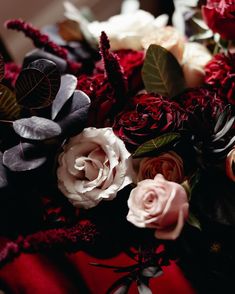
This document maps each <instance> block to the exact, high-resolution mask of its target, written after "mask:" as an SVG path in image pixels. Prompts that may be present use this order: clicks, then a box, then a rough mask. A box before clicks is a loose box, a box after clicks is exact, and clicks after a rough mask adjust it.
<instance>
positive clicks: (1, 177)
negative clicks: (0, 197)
mask: <svg viewBox="0 0 235 294" xmlns="http://www.w3.org/2000/svg"><path fill="white" fill-rule="evenodd" d="M7 183H8V181H7V172H6V169H5V167H4V166H3V154H2V152H0V188H5V187H6V186H7Z"/></svg>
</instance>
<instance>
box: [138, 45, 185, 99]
mask: <svg viewBox="0 0 235 294" xmlns="http://www.w3.org/2000/svg"><path fill="white" fill-rule="evenodd" d="M142 78H143V82H144V85H145V88H146V90H147V91H148V92H154V93H157V94H159V95H162V96H167V97H173V96H175V95H177V94H179V93H180V92H182V91H183V90H184V89H185V85H186V84H185V79H184V75H183V71H182V68H181V66H180V65H179V63H178V61H177V60H176V58H175V57H174V56H173V55H172V54H171V53H170V52H169V51H167V50H166V49H165V48H163V47H161V46H159V45H155V44H152V45H150V46H149V48H148V50H147V52H146V57H145V61H144V65H143V68H142Z"/></svg>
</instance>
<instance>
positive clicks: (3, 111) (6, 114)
mask: <svg viewBox="0 0 235 294" xmlns="http://www.w3.org/2000/svg"><path fill="white" fill-rule="evenodd" d="M19 115H20V106H19V105H18V104H17V101H16V96H15V94H14V93H13V92H12V91H11V90H10V89H9V88H7V87H6V86H4V85H2V84H0V119H8V120H14V119H17V118H18V117H19Z"/></svg>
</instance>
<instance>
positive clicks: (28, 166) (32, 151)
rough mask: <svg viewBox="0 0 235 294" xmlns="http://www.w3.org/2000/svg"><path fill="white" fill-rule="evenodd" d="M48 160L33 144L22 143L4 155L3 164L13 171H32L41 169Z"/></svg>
mask: <svg viewBox="0 0 235 294" xmlns="http://www.w3.org/2000/svg"><path fill="white" fill-rule="evenodd" d="M46 160H47V157H46V156H43V155H40V154H39V152H38V149H37V148H36V147H35V145H33V144H29V143H21V144H19V145H16V146H14V147H12V148H10V149H8V150H6V151H5V152H4V153H3V164H4V165H5V166H6V167H7V168H9V169H10V170H11V171H16V172H20V171H30V170H33V169H36V168H38V167H40V166H41V165H42V164H44V163H45V162H46Z"/></svg>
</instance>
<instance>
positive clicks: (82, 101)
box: [58, 90, 91, 135]
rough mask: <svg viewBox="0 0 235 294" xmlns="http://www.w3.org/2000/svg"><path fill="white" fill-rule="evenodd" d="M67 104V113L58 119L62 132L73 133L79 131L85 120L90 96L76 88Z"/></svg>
mask: <svg viewBox="0 0 235 294" xmlns="http://www.w3.org/2000/svg"><path fill="white" fill-rule="evenodd" d="M68 102H70V103H69V105H68V109H67V111H68V112H67V113H66V112H65V113H64V117H63V118H62V119H60V120H58V124H59V125H60V127H61V129H62V133H63V134H66V135H67V134H70V135H71V134H73V133H75V134H76V133H77V132H79V131H81V129H82V128H83V127H84V124H85V123H86V121H87V116H88V110H89V107H90V103H91V101H90V98H89V97H88V96H87V95H86V94H85V93H84V92H82V91H80V90H76V91H75V92H74V94H73V97H72V98H71V101H68Z"/></svg>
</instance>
